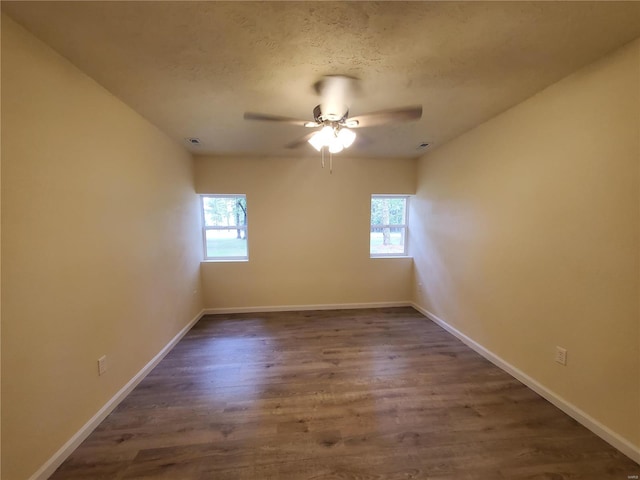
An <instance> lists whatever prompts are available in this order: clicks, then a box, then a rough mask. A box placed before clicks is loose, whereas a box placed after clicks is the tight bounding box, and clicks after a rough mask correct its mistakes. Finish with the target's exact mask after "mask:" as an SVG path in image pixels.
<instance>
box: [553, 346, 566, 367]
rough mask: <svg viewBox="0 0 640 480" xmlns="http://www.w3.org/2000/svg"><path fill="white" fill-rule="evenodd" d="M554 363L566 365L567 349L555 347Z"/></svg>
mask: <svg viewBox="0 0 640 480" xmlns="http://www.w3.org/2000/svg"><path fill="white" fill-rule="evenodd" d="M555 360H556V362H558V363H559V364H560V365H566V364H567V349H566V348H562V347H556V358H555Z"/></svg>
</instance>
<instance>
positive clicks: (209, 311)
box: [204, 301, 413, 315]
mask: <svg viewBox="0 0 640 480" xmlns="http://www.w3.org/2000/svg"><path fill="white" fill-rule="evenodd" d="M412 306H413V304H412V303H411V302H409V301H404V302H372V303H334V304H321V305H272V306H262V307H225V308H205V309H204V314H205V315H216V314H221V313H256V312H295V311H305V310H352V309H356V308H385V307H412Z"/></svg>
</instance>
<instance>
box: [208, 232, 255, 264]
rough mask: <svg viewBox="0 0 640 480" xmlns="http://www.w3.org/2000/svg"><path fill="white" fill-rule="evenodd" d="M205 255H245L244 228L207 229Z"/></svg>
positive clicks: (245, 240) (245, 238)
mask: <svg viewBox="0 0 640 480" xmlns="http://www.w3.org/2000/svg"><path fill="white" fill-rule="evenodd" d="M206 238H207V257H245V258H246V257H247V236H246V230H245V229H244V228H225V229H216V230H207V231H206Z"/></svg>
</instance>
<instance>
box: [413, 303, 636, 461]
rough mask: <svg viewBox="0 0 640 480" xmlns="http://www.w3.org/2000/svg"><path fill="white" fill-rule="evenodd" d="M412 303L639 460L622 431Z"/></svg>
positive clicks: (572, 416) (431, 318)
mask: <svg viewBox="0 0 640 480" xmlns="http://www.w3.org/2000/svg"><path fill="white" fill-rule="evenodd" d="M411 306H412V307H413V308H415V309H416V310H418V311H419V312H420V313H422V314H423V315H424V316H425V317H427V318H428V319H430V320H431V321H433V322H434V323H436V324H438V325H439V326H441V327H442V328H443V329H445V330H446V331H447V332H449V333H451V334H452V335H453V336H455V337H457V338H458V339H459V340H461V341H462V342H463V343H465V344H466V345H467V346H469V347H470V348H472V349H473V350H475V351H476V352H478V353H479V354H480V355H482V356H483V357H484V358H486V359H487V360H489V361H490V362H491V363H493V364H494V365H496V366H497V367H499V368H500V369H502V370H504V371H505V372H507V373H508V374H509V375H511V376H512V377H514V378H516V379H517V380H519V381H520V382H522V383H524V384H525V385H526V386H527V387H529V388H530V389H531V390H533V391H534V392H536V393H537V394H538V395H540V396H541V397H543V398H545V399H546V400H548V401H549V402H551V403H552V404H553V405H555V406H556V407H558V408H559V409H560V410H562V411H563V412H564V413H566V414H567V415H569V416H570V417H571V418H573V419H574V420H576V421H577V422H578V423H580V424H582V425H583V426H584V427H586V428H588V429H589V430H591V431H592V432H593V433H595V434H596V435H598V436H599V437H600V438H602V439H603V440H604V441H605V442H607V443H609V444H610V445H611V446H613V447H614V448H616V449H618V450H620V451H621V452H622V453H624V454H625V455H626V456H627V457H629V458H630V459H632V460H633V461H634V462H636V463H638V464H640V448H639V447H637V446H635V445H633V444H632V443H631V442H629V441H628V440H626V439H625V438H623V437H621V436H620V435H618V434H617V433H615V432H614V431H613V430H611V429H610V428H608V427H606V426H605V425H603V424H602V423H600V422H599V421H597V420H596V419H594V418H593V417H591V416H590V415H589V414H587V413H585V412H584V411H582V410H581V409H579V408H578V407H576V406H575V405H573V404H572V403H571V402H569V401H567V400H565V399H564V398H562V397H561V396H560V395H558V394H557V393H555V392H553V391H552V390H550V389H548V388H547V387H545V386H544V385H542V384H541V383H539V382H538V381H537V380H535V379H533V378H531V377H530V376H529V375H527V374H526V373H524V372H523V371H521V370H519V369H518V368H516V367H514V366H513V365H511V364H510V363H508V362H507V361H505V360H503V359H502V358H500V357H499V356H497V355H496V354H494V353H492V352H491V351H489V350H487V349H486V348H485V347H483V346H482V345H480V344H479V343H477V342H476V341H475V340H473V339H471V338H469V337H468V336H466V335H465V334H464V333H462V332H461V331H460V330H458V329H456V328H455V327H453V326H451V325H449V324H448V323H447V322H445V321H444V320H442V319H441V318H439V317H438V316H436V315H434V314H433V313H431V312H429V311H428V310H425V309H424V308H422V307H421V306H420V305H418V304H416V303H412V304H411Z"/></svg>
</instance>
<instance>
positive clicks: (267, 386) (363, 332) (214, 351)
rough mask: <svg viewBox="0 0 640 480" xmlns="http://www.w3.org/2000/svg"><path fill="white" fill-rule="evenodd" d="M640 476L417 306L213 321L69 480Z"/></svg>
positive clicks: (71, 462)
mask: <svg viewBox="0 0 640 480" xmlns="http://www.w3.org/2000/svg"><path fill="white" fill-rule="evenodd" d="M638 474H640V466H638V465H637V464H636V463H634V462H632V461H631V460H630V459H628V458H627V457H625V456H624V455H622V454H621V453H619V452H617V451H616V450H614V449H613V448H612V447H610V446H609V445H608V444H607V443H605V442H604V441H603V440H601V439H599V438H598V437H596V436H595V435H594V434H592V433H591V432H589V431H588V430H587V429H585V428H584V427H582V426H580V425H579V424H578V423H576V422H575V421H574V420H572V419H571V418H570V417H568V416H566V415H565V414H563V413H562V412H560V411H559V410H558V409H556V408H555V407H554V406H552V405H551V404H550V403H548V402H547V401H545V400H543V399H542V398H541V397H539V396H538V395H537V394H535V393H534V392H533V391H531V390H529V389H528V388H526V387H525V386H523V385H522V384H521V383H519V382H518V381H516V380H514V379H513V378H511V377H510V376H509V375H507V374H506V373H504V372H503V371H501V370H500V369H498V368H497V367H495V366H493V365H492V364H491V363H489V362H487V361H486V360H484V359H483V358H482V357H480V356H479V355H477V354H476V353H475V352H473V351H472V350H470V349H469V348H468V347H466V346H465V345H463V344H462V343H461V342H459V341H458V340H457V339H455V338H454V337H452V336H451V335H450V334H448V333H447V332H445V331H444V330H442V329H441V328H440V327H438V326H437V325H435V324H434V323H432V322H431V321H429V320H427V319H426V318H425V317H423V316H422V315H421V314H419V313H417V312H416V311H415V310H413V309H411V308H388V309H370V310H334V311H314V312H285V313H263V314H234V315H218V316H206V317H204V318H202V319H201V320H200V321H199V322H198V323H197V325H196V326H195V327H194V328H193V329H192V330H191V332H189V333H188V334H187V336H185V338H184V339H183V340H182V341H181V342H180V343H179V344H178V345H177V346H176V347H175V348H174V349H173V351H171V352H170V353H169V355H167V357H165V359H164V360H162V362H161V363H160V364H159V365H158V366H157V367H156V368H155V369H154V370H153V372H151V373H150V374H149V375H148V376H147V378H145V379H144V380H143V381H142V383H140V385H139V386H138V387H137V388H136V389H135V390H134V391H133V392H132V393H131V394H130V395H129V396H128V397H127V398H126V399H125V400H124V401H123V402H122V403H121V404H120V405H119V406H118V408H116V410H114V412H113V413H112V414H111V415H109V417H108V418H107V419H105V421H104V422H103V423H102V424H101V425H100V426H99V427H98V428H97V429H96V430H95V432H93V433H92V434H91V436H89V438H88V439H87V440H86V441H85V442H84V443H83V444H82V445H81V446H80V447H79V448H78V449H77V450H76V451H75V452H74V454H73V455H72V456H71V457H69V459H68V460H67V461H66V462H65V463H64V464H63V465H62V466H61V467H60V468H59V469H58V470H57V471H56V473H55V474H54V475H53V476H52V477H51V478H53V479H56V480H59V479H109V480H113V479H133V478H135V479H172V480H173V479H175V480H209V479H220V480H226V479H238V480H243V479H281V480H292V479H296V480H303V479H304V480H311V479H313V480H327V479H393V480H400V479H434V480H435V479H438V480H444V479H447V480H454V479H455V480H472V479H473V480H476V479H477V480H493V479H496V480H498V479H499V480H516V479H549V480H562V479H593V480H605V479H617V480H627V478H632V477H633V475H638Z"/></svg>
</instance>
